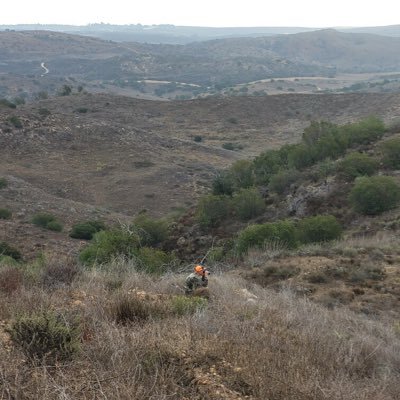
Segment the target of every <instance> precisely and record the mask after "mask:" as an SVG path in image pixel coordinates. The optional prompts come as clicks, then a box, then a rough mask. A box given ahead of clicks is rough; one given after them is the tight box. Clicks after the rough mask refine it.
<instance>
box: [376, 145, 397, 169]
mask: <svg viewBox="0 0 400 400" xmlns="http://www.w3.org/2000/svg"><path fill="white" fill-rule="evenodd" d="M380 149H381V151H382V161H383V164H384V165H385V167H388V168H392V169H400V138H392V139H389V140H385V141H384V142H383V143H382V144H381V146H380Z"/></svg>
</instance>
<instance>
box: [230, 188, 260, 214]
mask: <svg viewBox="0 0 400 400" xmlns="http://www.w3.org/2000/svg"><path fill="white" fill-rule="evenodd" d="M233 209H234V211H235V214H236V215H237V216H238V217H239V218H240V219H241V220H243V221H247V220H249V219H251V218H254V217H257V216H258V215H260V214H262V213H263V212H264V210H265V202H264V200H263V198H262V197H261V195H260V193H259V192H258V190H257V189H241V190H240V191H239V193H237V194H236V195H235V196H234V198H233Z"/></svg>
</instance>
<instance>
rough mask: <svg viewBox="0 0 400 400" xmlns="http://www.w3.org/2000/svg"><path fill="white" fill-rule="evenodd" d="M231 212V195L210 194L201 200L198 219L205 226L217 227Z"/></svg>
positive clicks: (198, 206)
mask: <svg viewBox="0 0 400 400" xmlns="http://www.w3.org/2000/svg"><path fill="white" fill-rule="evenodd" d="M229 212H230V199H229V197H226V196H213V195H208V196H204V197H202V198H201V199H200V200H199V203H198V205H197V212H196V219H197V221H198V222H199V224H200V225H201V226H203V227H215V226H217V225H219V224H220V223H221V222H222V221H223V220H224V219H226V218H227V216H228V215H229Z"/></svg>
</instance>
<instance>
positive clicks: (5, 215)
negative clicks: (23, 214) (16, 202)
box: [0, 208, 12, 219]
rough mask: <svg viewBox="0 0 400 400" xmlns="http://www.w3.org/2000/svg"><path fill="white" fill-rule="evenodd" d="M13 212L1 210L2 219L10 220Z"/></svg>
mask: <svg viewBox="0 0 400 400" xmlns="http://www.w3.org/2000/svg"><path fill="white" fill-rule="evenodd" d="M11 217H12V212H11V211H10V210H9V209H8V208H0V219H10V218H11Z"/></svg>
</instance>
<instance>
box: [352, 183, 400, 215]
mask: <svg viewBox="0 0 400 400" xmlns="http://www.w3.org/2000/svg"><path fill="white" fill-rule="evenodd" d="M349 199H350V202H351V204H352V206H353V207H354V209H355V210H356V211H357V212H359V213H361V214H366V215H376V214H381V213H382V212H384V211H387V210H390V209H392V208H394V207H396V206H397V205H398V204H399V201H400V187H399V185H398V184H397V183H396V181H395V180H394V179H393V178H392V177H390V176H372V177H363V178H358V179H357V180H356V182H355V185H354V187H353V189H352V190H351V192H350V196H349Z"/></svg>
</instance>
